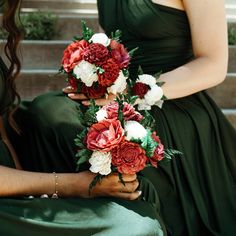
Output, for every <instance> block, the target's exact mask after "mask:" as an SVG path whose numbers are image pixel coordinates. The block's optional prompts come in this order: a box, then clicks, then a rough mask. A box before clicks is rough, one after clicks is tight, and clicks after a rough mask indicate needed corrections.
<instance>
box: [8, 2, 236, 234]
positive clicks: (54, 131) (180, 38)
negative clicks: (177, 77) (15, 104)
mask: <svg viewBox="0 0 236 236" xmlns="http://www.w3.org/2000/svg"><path fill="white" fill-rule="evenodd" d="M98 8H99V16H100V24H101V26H102V27H103V28H104V29H105V31H106V33H108V34H110V33H111V32H112V31H115V30H116V29H120V30H121V31H122V32H123V37H122V40H123V42H124V43H125V45H126V47H128V48H129V49H133V48H135V47H139V49H138V51H137V52H136V54H135V55H134V58H133V61H132V65H131V67H130V73H131V76H133V77H135V76H136V73H137V68H138V66H139V65H141V66H142V68H143V70H144V72H145V73H150V74H154V73H156V72H159V71H160V70H161V71H163V72H166V71H170V70H172V69H174V68H176V67H178V66H181V65H183V64H185V63H186V62H188V61H189V60H191V59H192V58H193V53H192V46H191V36H190V28H189V23H188V18H187V16H186V14H185V12H183V11H180V10H176V9H173V8H170V7H166V6H161V5H158V4H154V3H152V2H151V0H138V1H137V0H109V1H108V0H98ZM77 109H78V104H77V103H75V102H73V101H71V100H70V99H68V98H67V97H66V96H65V95H63V94H62V93H60V92H59V93H49V94H45V95H42V96H40V97H37V98H36V99H35V100H34V101H33V102H32V103H31V104H30V105H29V106H28V109H27V110H26V111H24V110H22V111H19V113H18V114H17V117H16V118H17V119H18V122H19V123H20V124H21V127H22V130H23V136H22V138H21V140H18V139H17V138H14V136H13V135H12V137H13V139H12V141H14V143H15V146H16V147H18V149H17V151H18V153H19V156H20V159H21V162H22V164H23V166H24V168H26V169H29V170H36V171H46V172H52V171H56V172H68V171H72V172H73V171H74V170H75V164H74V155H75V153H76V147H75V146H74V141H73V140H74V138H75V136H76V134H77V133H78V132H79V131H80V129H81V125H80V123H79V121H78V117H77ZM152 114H153V116H154V117H155V120H156V124H157V125H156V130H157V132H158V134H159V135H160V137H161V139H162V141H163V143H164V144H165V147H166V148H175V149H178V150H180V151H182V152H183V153H184V156H183V157H182V158H179V157H177V158H174V159H173V160H172V161H171V162H169V163H165V164H163V165H162V166H160V168H159V169H154V168H148V169H146V170H145V171H143V173H142V174H143V175H144V176H145V177H146V178H149V180H150V181H151V182H152V183H153V184H154V186H155V188H156V190H157V192H158V195H159V197H160V203H161V208H160V211H161V215H162V218H163V220H164V223H165V225H166V227H167V230H168V233H169V235H171V236H199V235H203V236H205V235H206V236H211V235H214V236H232V235H236V200H235V199H236V146H235V140H236V133H235V130H234V129H233V127H232V126H231V125H230V124H229V123H228V121H227V120H226V118H225V117H224V115H223V114H222V113H221V111H220V109H219V108H218V107H217V106H216V104H215V103H214V102H213V101H212V99H211V98H209V96H208V95H207V94H206V93H205V92H199V93H196V94H193V95H191V96H188V97H185V98H181V99H175V100H169V101H165V103H164V106H163V109H159V108H157V107H155V108H153V109H152ZM22 140H24V142H21V141H22ZM150 195H151V194H150ZM137 203H138V202H137ZM133 204H134V203H133V202H128V203H127V205H126V206H127V207H128V206H131V205H133ZM139 204H140V203H139ZM128 209H129V208H128ZM137 209H139V206H138V205H137ZM143 209H145V210H144V212H146V213H147V212H149V214H151V213H152V210H151V209H150V208H149V209H148V208H145V207H144V208H143ZM143 224H144V225H145V222H144V223H143ZM137 225H138V224H137ZM147 226H148V227H149V225H148V224H147ZM150 227H152V226H150ZM128 228H129V227H127V228H126V229H127V230H128ZM150 230H151V229H150ZM131 231H132V230H131ZM121 235H132V234H129V232H126V231H123V232H122V233H121ZM144 235H145V234H144Z"/></svg>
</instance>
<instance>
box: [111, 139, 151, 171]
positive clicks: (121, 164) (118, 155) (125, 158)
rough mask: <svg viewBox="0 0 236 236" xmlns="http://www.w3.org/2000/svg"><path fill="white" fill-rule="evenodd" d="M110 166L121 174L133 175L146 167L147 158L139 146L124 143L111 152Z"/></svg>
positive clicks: (127, 142)
mask: <svg viewBox="0 0 236 236" xmlns="http://www.w3.org/2000/svg"><path fill="white" fill-rule="evenodd" d="M111 154H112V164H113V165H114V166H116V167H117V170H118V172H120V173H122V174H131V175H132V174H135V173H137V172H139V171H141V170H142V169H144V167H145V166H146V162H147V157H146V155H145V150H144V149H142V148H141V147H140V145H139V144H137V143H133V142H129V141H124V142H122V143H120V145H119V146H118V147H116V148H114V149H113V150H111Z"/></svg>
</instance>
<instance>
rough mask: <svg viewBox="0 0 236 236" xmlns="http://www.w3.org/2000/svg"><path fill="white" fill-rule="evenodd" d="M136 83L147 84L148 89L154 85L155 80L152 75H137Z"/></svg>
mask: <svg viewBox="0 0 236 236" xmlns="http://www.w3.org/2000/svg"><path fill="white" fill-rule="evenodd" d="M137 82H141V83H143V84H147V85H149V86H150V87H151V86H153V85H155V84H156V82H157V81H156V78H155V77H154V76H152V75H148V74H143V75H139V77H138V80H137Z"/></svg>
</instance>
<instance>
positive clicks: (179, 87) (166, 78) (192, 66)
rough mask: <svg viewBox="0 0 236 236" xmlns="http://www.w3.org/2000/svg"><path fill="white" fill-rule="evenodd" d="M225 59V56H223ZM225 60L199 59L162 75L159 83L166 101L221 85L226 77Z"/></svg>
mask: <svg viewBox="0 0 236 236" xmlns="http://www.w3.org/2000/svg"><path fill="white" fill-rule="evenodd" d="M225 58H227V55H226V56H225ZM226 70H227V60H226V59H223V60H221V59H219V60H213V59H210V58H208V57H199V58H197V59H195V60H193V61H191V62H189V63H187V64H185V65H183V66H181V67H179V68H177V69H175V70H173V71H170V72H168V73H164V74H162V75H161V77H160V81H163V82H165V84H164V85H163V86H162V88H163V91H164V95H165V96H166V97H167V98H168V99H175V98H180V97H185V96H188V95H191V94H193V93H196V92H199V91H202V90H205V89H208V88H210V87H213V86H215V85H217V84H219V83H221V82H222V81H223V80H224V79H225V76H226Z"/></svg>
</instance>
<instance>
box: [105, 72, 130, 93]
mask: <svg viewBox="0 0 236 236" xmlns="http://www.w3.org/2000/svg"><path fill="white" fill-rule="evenodd" d="M126 80H127V77H125V76H124V74H123V72H122V71H120V73H119V77H118V78H117V79H116V81H115V82H114V84H113V85H112V86H111V87H109V88H107V91H108V93H113V94H115V95H116V94H118V93H122V92H123V91H124V90H125V89H126V86H127V82H126Z"/></svg>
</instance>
